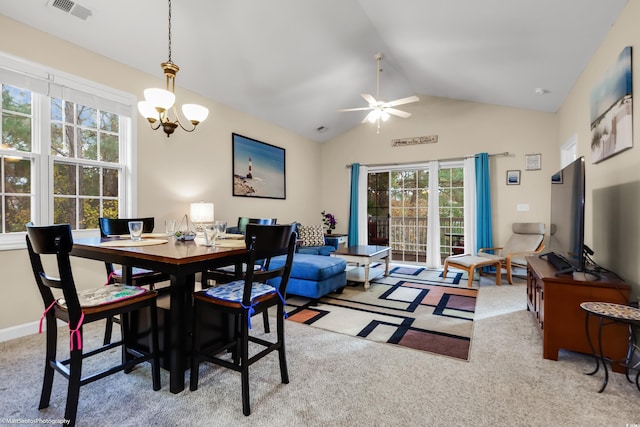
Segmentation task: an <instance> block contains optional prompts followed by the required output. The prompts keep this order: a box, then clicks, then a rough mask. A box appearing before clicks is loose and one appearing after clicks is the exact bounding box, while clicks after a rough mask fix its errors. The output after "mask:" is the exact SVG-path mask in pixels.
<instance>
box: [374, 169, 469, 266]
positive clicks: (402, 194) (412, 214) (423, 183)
mask: <svg viewBox="0 0 640 427" xmlns="http://www.w3.org/2000/svg"><path fill="white" fill-rule="evenodd" d="M432 174H433V172H432V171H430V170H429V167H428V166H424V167H413V168H407V169H393V170H375V171H370V172H369V176H368V191H367V193H368V194H367V201H368V204H367V213H368V243H369V244H370V245H385V246H390V247H391V248H392V259H393V260H394V261H404V262H422V263H423V262H425V261H426V259H427V253H428V251H430V250H434V251H439V252H440V256H441V258H442V259H444V258H446V257H447V256H449V255H451V254H453V253H461V252H462V251H463V250H464V206H463V204H464V202H463V200H464V199H463V195H464V190H463V168H462V165H461V164H449V165H447V164H444V165H440V169H439V170H438V171H436V172H435V174H436V176H437V179H438V192H439V197H438V204H439V206H438V210H437V212H439V216H440V233H439V234H440V239H439V241H440V244H439V247H435V248H429V247H428V245H427V242H428V239H427V224H428V221H429V218H428V211H429V179H430V176H431V175H432Z"/></svg>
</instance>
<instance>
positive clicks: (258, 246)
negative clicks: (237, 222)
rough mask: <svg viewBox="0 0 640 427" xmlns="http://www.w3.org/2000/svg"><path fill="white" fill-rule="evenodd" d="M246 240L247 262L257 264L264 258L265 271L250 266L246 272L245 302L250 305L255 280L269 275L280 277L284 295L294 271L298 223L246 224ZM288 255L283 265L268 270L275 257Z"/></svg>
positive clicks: (280, 290) (266, 278)
mask: <svg viewBox="0 0 640 427" xmlns="http://www.w3.org/2000/svg"><path fill="white" fill-rule="evenodd" d="M245 242H246V244H247V248H248V250H249V252H248V254H247V261H246V263H247V265H254V264H255V263H256V261H257V260H265V264H264V265H265V268H264V269H263V271H253V269H250V268H249V269H247V273H246V275H245V287H244V295H243V304H244V305H247V304H249V303H250V299H251V287H252V283H253V282H255V281H260V282H266V280H268V279H272V278H275V277H281V278H282V279H281V281H280V289H279V292H280V294H281V295H284V292H285V291H286V286H287V283H288V281H289V275H290V273H291V265H292V263H293V253H294V251H295V244H296V233H295V224H289V225H262V224H247V230H246V238H245ZM285 254H286V255H287V262H285V264H284V266H282V267H280V268H277V269H274V270H269V268H268V265H269V261H270V259H271V258H272V257H275V256H279V255H285Z"/></svg>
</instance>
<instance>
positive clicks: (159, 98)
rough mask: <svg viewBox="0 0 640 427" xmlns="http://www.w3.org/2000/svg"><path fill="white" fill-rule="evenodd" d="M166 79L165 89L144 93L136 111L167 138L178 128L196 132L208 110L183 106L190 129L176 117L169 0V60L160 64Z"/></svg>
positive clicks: (176, 72) (174, 69)
mask: <svg viewBox="0 0 640 427" xmlns="http://www.w3.org/2000/svg"><path fill="white" fill-rule="evenodd" d="M160 66H161V67H162V71H163V72H164V75H165V78H166V87H165V89H160V88H150V89H146V90H145V91H144V101H140V102H138V111H139V112H140V114H141V115H142V116H143V117H144V118H145V119H147V121H148V122H149V124H150V125H151V129H153V130H157V129H160V128H162V130H163V131H164V133H166V134H167V138H168V137H169V136H170V135H171V134H172V133H173V132H174V131H175V130H176V128H177V127H178V126H180V127H181V128H182V129H183V130H185V131H187V132H193V131H194V130H196V127H197V126H198V124H200V123H202V122H203V121H205V120H206V118H207V117H208V116H209V110H208V109H207V108H205V107H203V106H201V105H197V104H184V105H183V106H182V114H183V115H184V117H185V118H186V119H187V120H189V121H190V122H191V126H190V127H185V126H184V125H183V124H182V123H181V122H180V119H179V117H178V112H177V110H176V106H175V103H176V95H175V90H176V74H178V71H180V67H178V66H177V65H176V64H174V63H173V62H172V61H171V0H169V59H168V61H167V62H163V63H162V64H160ZM170 111H173V115H174V116H175V120H172V119H171V118H169V112H170Z"/></svg>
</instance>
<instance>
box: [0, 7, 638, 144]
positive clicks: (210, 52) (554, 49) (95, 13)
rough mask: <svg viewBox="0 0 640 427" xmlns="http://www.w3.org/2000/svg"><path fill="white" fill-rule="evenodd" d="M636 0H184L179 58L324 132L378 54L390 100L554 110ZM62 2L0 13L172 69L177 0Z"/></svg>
mask: <svg viewBox="0 0 640 427" xmlns="http://www.w3.org/2000/svg"><path fill="white" fill-rule="evenodd" d="M57 1H60V0H57ZM627 1H628V0H606V1H603V0H393V1H392V0H173V1H172V60H173V61H174V62H175V63H176V64H178V65H179V66H180V68H181V70H180V72H179V74H178V77H177V84H178V86H182V87H185V88H188V89H190V90H192V91H194V92H197V93H200V94H202V95H203V96H205V97H207V98H210V99H212V100H214V101H216V102H220V103H223V104H225V105H228V106H231V107H233V108H236V109H238V110H240V111H243V112H246V113H248V114H251V115H253V116H256V117H260V118H262V119H265V120H267V121H269V122H272V123H275V124H277V125H279V126H282V127H284V128H287V129H290V130H291V131H293V132H295V133H297V134H299V135H302V136H304V137H306V138H309V139H311V140H314V141H318V142H323V141H326V140H328V139H331V138H333V137H335V136H337V135H339V134H341V133H343V132H345V131H347V130H349V129H351V128H352V127H354V126H359V125H360V122H361V120H362V119H363V118H364V116H365V115H366V114H367V112H366V111H358V112H337V111H336V110H338V109H341V108H352V107H364V106H366V103H365V101H364V100H363V99H362V98H361V97H360V94H362V93H370V94H373V95H374V96H375V88H376V62H375V60H374V55H375V54H376V53H377V52H381V53H382V54H383V61H382V68H383V70H384V71H383V72H382V73H381V77H380V97H381V98H383V99H385V100H392V99H396V98H403V97H406V96H410V95H418V96H420V95H430V96H438V97H446V98H452V99H460V100H468V101H474V102H482V103H488V104H497V105H504V106H510V107H517V108H526V109H533V110H539V111H546V112H554V111H556V110H557V109H558V108H559V107H560V105H561V104H562V102H563V100H564V99H565V97H566V95H567V94H568V92H569V90H570V89H571V87H572V85H573V84H574V83H575V81H576V79H577V78H578V76H579V75H580V73H581V72H582V70H583V69H584V67H585V66H586V64H587V62H588V60H589V58H590V57H591V56H592V55H593V53H594V52H595V51H596V49H597V48H598V46H599V45H600V43H601V41H602V39H603V38H604V36H605V35H606V33H607V32H608V31H609V29H610V27H611V26H612V25H613V23H614V22H615V21H616V18H617V17H618V15H619V14H620V13H621V11H622V10H623V8H624V6H625V5H626V4H627ZM62 2H63V3H65V2H67V3H69V2H70V0H63V1H62ZM53 3H54V0H20V1H16V0H0V13H1V14H3V15H6V16H7V17H10V18H12V19H15V20H17V21H20V22H23V23H25V24H27V25H30V26H33V27H35V28H38V29H40V30H42V31H45V32H47V33H50V34H52V35H54V36H57V37H60V38H62V39H65V40H67V41H70V42H72V43H74V44H76V45H79V46H82V47H84V48H87V49H90V50H92V51H95V52H99V53H100V54H102V55H104V56H107V57H109V58H112V59H114V60H116V61H119V62H122V63H125V64H128V65H130V66H131V67H134V68H136V69H139V70H142V71H144V72H147V73H150V74H153V75H157V76H158V77H159V78H161V77H162V73H161V70H160V63H161V62H164V61H166V60H167V59H168V48H167V36H168V31H167V28H168V22H167V18H168V17H167V14H168V4H167V1H165V0H135V1H132V0H109V1H104V0H77V1H76V2H75V5H73V7H76V8H77V9H73V8H72V9H71V11H70V13H67V12H64V11H62V10H60V9H59V8H56V7H53ZM71 3H73V2H71ZM85 10H86V13H85V14H86V15H87V17H86V19H82V17H78V15H83V12H85ZM74 11H75V13H74ZM4 43H10V41H9V40H3V41H1V42H0V50H1V49H2V44H4ZM143 89H144V88H140V91H139V93H137V94H136V95H138V96H139V97H140V98H142V96H143V95H142V92H143ZM536 89H542V90H543V92H544V93H543V94H542V95H540V94H537V93H536ZM538 92H540V91H538ZM179 101H180V99H179ZM183 102H184V101H183ZM403 109H404V108H403ZM407 109H409V108H408V107H407ZM210 117H211V119H213V120H215V111H212V113H211V116H210ZM390 120H411V119H402V118H397V117H393V118H391V119H390ZM319 127H324V128H325V129H326V130H325V131H324V132H318V131H317V128H319Z"/></svg>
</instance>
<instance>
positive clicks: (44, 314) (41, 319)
mask: <svg viewBox="0 0 640 427" xmlns="http://www.w3.org/2000/svg"><path fill="white" fill-rule="evenodd" d="M56 302H57V301H56V300H53V302H52V303H51V304H49V307H47V308H46V309H45V310H44V312H43V313H42V317H40V326H39V327H38V333H39V334H41V333H42V321H43V320H44V318H45V317H46V316H47V313H48V312H49V310H51V307H53V306H54V305H56Z"/></svg>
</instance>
